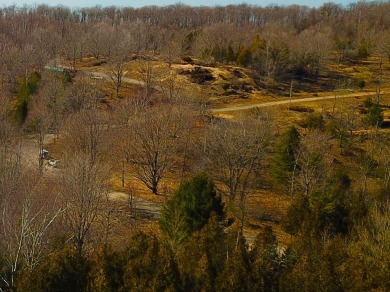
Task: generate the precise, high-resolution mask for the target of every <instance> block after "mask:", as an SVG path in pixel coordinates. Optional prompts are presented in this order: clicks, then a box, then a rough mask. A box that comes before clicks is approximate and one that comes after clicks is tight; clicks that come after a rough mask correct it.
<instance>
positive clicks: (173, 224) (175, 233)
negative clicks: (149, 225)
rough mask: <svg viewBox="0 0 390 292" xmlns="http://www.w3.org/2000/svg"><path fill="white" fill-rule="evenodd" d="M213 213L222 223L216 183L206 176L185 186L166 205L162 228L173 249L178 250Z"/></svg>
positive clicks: (195, 179) (187, 181) (162, 214)
mask: <svg viewBox="0 0 390 292" xmlns="http://www.w3.org/2000/svg"><path fill="white" fill-rule="evenodd" d="M213 212H214V213H215V214H216V215H217V216H218V218H219V220H222V219H223V218H224V210H223V204H222V200H221V197H220V196H218V195H217V193H216V191H215V187H214V183H213V181H212V180H211V179H210V178H209V177H208V176H207V175H206V174H198V175H195V176H194V177H192V178H191V179H189V180H186V181H184V182H182V183H181V184H180V186H179V188H178V190H177V191H176V193H175V194H174V195H173V196H172V198H170V199H169V200H168V202H167V203H166V204H165V206H164V207H163V210H162V213H161V218H160V222H159V223H160V228H161V231H162V232H163V233H164V235H165V236H166V237H167V238H168V240H169V242H170V243H171V245H172V247H173V246H175V247H176V248H177V247H178V246H180V245H181V244H182V243H183V242H184V241H185V239H186V238H187V237H188V236H189V235H190V234H191V233H192V232H194V231H196V230H200V229H201V228H202V227H203V226H204V225H205V224H206V223H207V222H208V220H209V218H210V216H211V214H212V213H213ZM176 248H175V249H176Z"/></svg>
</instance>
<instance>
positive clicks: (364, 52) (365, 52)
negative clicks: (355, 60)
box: [358, 38, 372, 59]
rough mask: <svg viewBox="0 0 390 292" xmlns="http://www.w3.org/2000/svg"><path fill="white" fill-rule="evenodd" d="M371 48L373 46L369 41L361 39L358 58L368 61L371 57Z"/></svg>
mask: <svg viewBox="0 0 390 292" xmlns="http://www.w3.org/2000/svg"><path fill="white" fill-rule="evenodd" d="M371 47H372V44H371V42H370V41H369V40H367V39H365V38H363V39H361V40H360V42H359V46H358V57H359V58H363V59H367V58H368V57H369V56H370V55H371V52H370V51H371Z"/></svg>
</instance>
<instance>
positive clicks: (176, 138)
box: [125, 106, 190, 194]
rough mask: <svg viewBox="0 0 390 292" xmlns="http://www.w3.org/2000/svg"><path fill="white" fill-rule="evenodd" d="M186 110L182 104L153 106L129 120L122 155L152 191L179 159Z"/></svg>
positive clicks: (185, 122) (186, 116)
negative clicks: (179, 105)
mask: <svg viewBox="0 0 390 292" xmlns="http://www.w3.org/2000/svg"><path fill="white" fill-rule="evenodd" d="M189 119H190V118H189V114H188V112H187V111H185V110H183V108H181V107H177V106H176V107H172V106H170V107H156V108H151V109H148V110H145V111H143V112H138V113H136V114H135V116H134V117H133V119H132V121H131V122H130V125H129V129H128V132H127V137H126V139H127V141H126V146H125V157H126V160H127V162H128V163H130V164H131V166H132V168H133V169H134V176H135V177H136V178H137V179H139V180H140V181H141V182H143V183H144V184H145V185H146V186H147V187H148V188H149V189H150V190H151V191H152V192H153V193H154V194H157V193H158V186H159V184H160V181H161V179H162V178H164V177H165V175H166V174H167V172H169V171H170V170H171V167H172V166H173V165H174V164H175V162H176V161H177V160H178V156H179V153H178V150H179V147H180V144H181V143H182V142H183V140H184V139H185V137H184V134H185V133H186V131H185V129H186V127H187V124H188V121H189Z"/></svg>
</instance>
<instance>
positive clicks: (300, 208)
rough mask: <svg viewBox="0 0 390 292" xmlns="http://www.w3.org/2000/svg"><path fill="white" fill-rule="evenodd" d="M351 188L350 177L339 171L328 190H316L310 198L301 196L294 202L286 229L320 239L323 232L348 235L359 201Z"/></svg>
mask: <svg viewBox="0 0 390 292" xmlns="http://www.w3.org/2000/svg"><path fill="white" fill-rule="evenodd" d="M353 198H354V195H353V193H352V192H351V191H350V178H349V177H348V176H347V175H346V174H343V173H341V174H340V173H336V174H335V175H334V176H333V177H332V178H331V179H330V180H329V181H328V187H327V188H326V190H323V191H321V192H318V193H314V194H313V195H311V196H310V197H307V196H303V195H298V196H296V197H295V199H294V201H293V203H292V204H291V206H290V208H289V210H288V212H287V216H286V222H285V224H284V228H285V230H286V231H287V232H288V233H290V234H293V235H296V234H298V233H300V234H301V236H302V237H305V236H313V235H314V236H316V238H321V236H322V234H323V233H324V232H326V233H329V234H332V235H336V234H342V235H345V234H348V233H349V232H350V230H351V229H352V226H353V223H354V220H356V217H355V218H354V220H351V219H352V216H351V213H352V211H353V210H354V209H355V203H356V201H355V200H354V199H353Z"/></svg>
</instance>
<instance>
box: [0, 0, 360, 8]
mask: <svg viewBox="0 0 390 292" xmlns="http://www.w3.org/2000/svg"><path fill="white" fill-rule="evenodd" d="M178 2H179V1H177V0H39V1H37V0H0V3H1V6H10V5H13V4H15V5H17V6H23V5H24V4H27V5H32V4H42V3H44V4H48V5H50V6H57V5H64V6H68V7H71V8H73V7H94V6H96V5H100V6H102V7H105V6H112V5H113V6H118V7H123V6H130V7H142V6H148V5H157V6H166V5H171V4H175V3H178ZM326 2H335V3H339V4H342V5H346V4H348V3H351V2H356V1H349V0H334V1H329V0H247V1H240V0H182V1H180V3H182V4H185V5H190V6H215V5H221V6H224V5H229V4H241V3H247V4H250V5H258V6H267V5H271V4H277V5H280V6H282V5H290V4H299V5H307V6H309V7H318V6H321V5H322V4H323V3H326Z"/></svg>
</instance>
